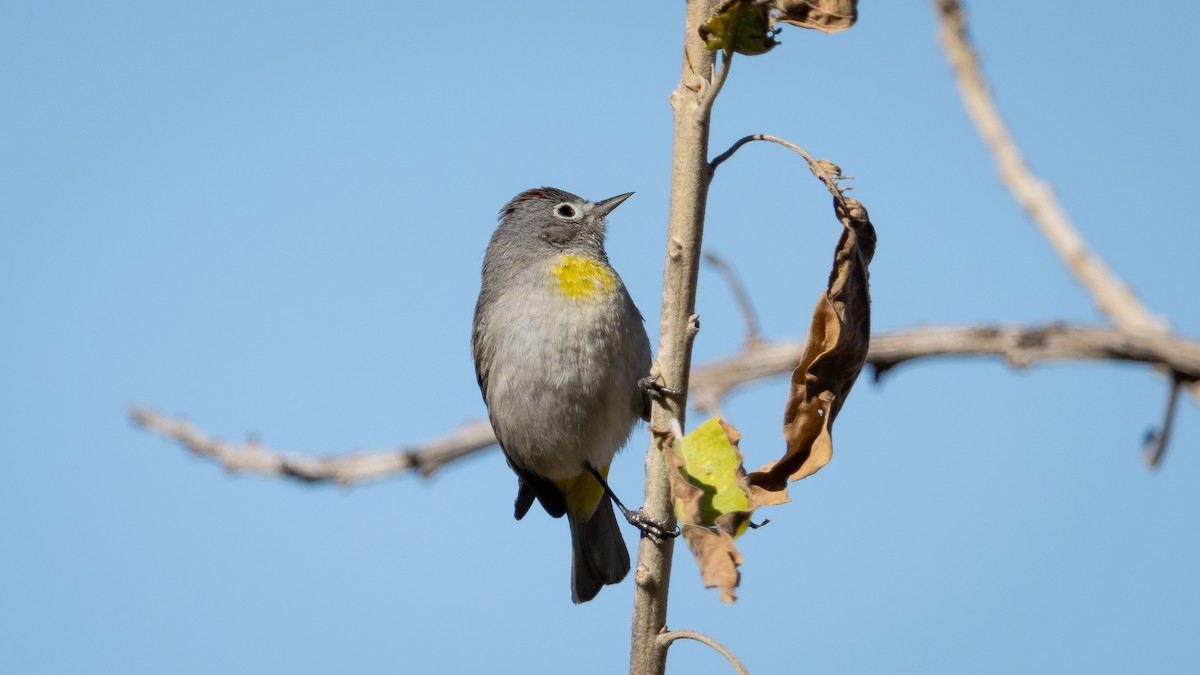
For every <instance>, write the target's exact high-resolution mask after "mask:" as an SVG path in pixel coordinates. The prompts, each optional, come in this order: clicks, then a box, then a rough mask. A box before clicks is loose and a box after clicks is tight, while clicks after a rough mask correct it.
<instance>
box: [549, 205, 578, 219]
mask: <svg viewBox="0 0 1200 675" xmlns="http://www.w3.org/2000/svg"><path fill="white" fill-rule="evenodd" d="M551 213H553V214H554V217H555V218H558V219H559V220H579V209H577V208H575V207H574V206H572V205H571V204H569V203H567V202H563V203H561V204H558V205H557V206H555V207H554V210H553V211H551Z"/></svg>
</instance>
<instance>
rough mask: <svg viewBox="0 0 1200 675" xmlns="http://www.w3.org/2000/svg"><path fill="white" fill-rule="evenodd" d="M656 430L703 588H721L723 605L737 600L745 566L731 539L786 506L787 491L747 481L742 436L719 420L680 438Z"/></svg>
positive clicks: (714, 419)
mask: <svg viewBox="0 0 1200 675" xmlns="http://www.w3.org/2000/svg"><path fill="white" fill-rule="evenodd" d="M652 431H653V432H654V434H655V436H656V437H657V438H658V440H659V442H660V443H661V447H662V448H663V451H664V453H665V456H666V459H667V462H668V464H669V465H670V466H671V472H670V476H671V494H672V496H673V497H674V500H675V515H676V518H678V520H679V524H680V528H681V530H682V531H683V538H684V540H685V541H687V545H688V549H690V550H691V552H692V555H693V556H694V557H695V558H696V564H697V565H698V566H699V567H700V575H701V577H702V578H703V580H704V585H705V586H706V587H707V588H717V589H719V590H720V593H721V600H722V601H724V602H727V603H730V602H733V601H734V600H736V599H737V594H736V593H735V592H734V590H735V589H736V588H737V585H738V579H739V573H738V566H740V565H741V564H742V554H741V553H740V552H739V551H738V550H737V547H735V546H734V545H733V540H734V539H735V538H736V537H738V536H739V535H741V534H742V533H743V532H745V531H746V528H747V527H748V526H749V525H750V517H751V516H752V515H753V514H754V510H755V509H756V508H758V507H759V506H767V505H771V504H780V503H783V502H786V501H787V493H786V491H782V492H771V491H766V490H762V489H761V488H757V487H752V486H751V485H750V484H749V483H748V482H747V479H746V470H745V468H744V467H743V466H742V453H741V451H740V450H739V449H738V445H737V444H738V441H739V440H740V439H741V434H740V433H739V432H738V430H737V429H735V428H733V427H732V426H730V425H728V424H726V423H725V422H724V421H722V420H721V419H719V418H713V419H710V420H707V421H706V422H704V423H703V424H701V425H700V426H698V427H696V428H695V429H694V430H692V432H691V433H689V434H687V435H686V436H683V437H682V438H680V437H679V436H678V435H677V432H673V431H666V432H664V431H661V430H658V429H652Z"/></svg>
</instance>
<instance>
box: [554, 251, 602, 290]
mask: <svg viewBox="0 0 1200 675" xmlns="http://www.w3.org/2000/svg"><path fill="white" fill-rule="evenodd" d="M550 271H551V272H552V273H553V274H554V278H555V279H556V280H557V281H558V288H559V290H561V291H562V294H563V295H565V296H567V297H568V298H582V299H585V300H590V299H600V298H605V297H608V296H609V295H610V294H612V292H613V288H614V287H615V286H616V285H617V279H616V277H614V276H613V273H612V272H610V271H608V268H607V267H605V266H604V265H601V264H600V263H598V262H596V261H595V260H590V259H588V258H583V257H580V256H577V255H564V256H561V257H560V258H559V259H558V264H557V265H555V266H554V267H551V268H550Z"/></svg>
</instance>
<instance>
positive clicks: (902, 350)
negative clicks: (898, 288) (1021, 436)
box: [130, 324, 1200, 485]
mask: <svg viewBox="0 0 1200 675" xmlns="http://www.w3.org/2000/svg"><path fill="white" fill-rule="evenodd" d="M803 349H804V342H803V341H801V340H788V341H771V342H759V343H756V344H753V345H747V346H746V347H745V348H744V349H743V350H742V351H741V352H739V353H737V354H734V355H732V356H730V357H728V358H726V359H721V360H719V361H714V362H712V363H709V364H707V365H704V366H701V367H698V368H696V369H694V370H693V371H692V373H691V382H690V387H689V389H690V396H691V400H692V401H693V402H695V403H702V402H711V401H716V402H718V404H719V402H720V401H721V400H722V399H724V398H725V397H727V396H728V395H729V394H730V393H732V392H733V391H734V390H735V389H737V388H738V387H741V386H744V385H747V384H750V383H752V382H757V381H759V380H763V379H766V378H769V377H776V376H781V375H787V374H789V373H791V372H792V370H793V369H794V368H795V367H796V364H797V363H798V362H799V360H800V354H801V352H802V351H803ZM946 356H999V357H1002V358H1004V359H1005V360H1006V361H1007V362H1008V363H1009V364H1010V365H1012V366H1014V367H1019V368H1024V367H1027V366H1031V365H1033V364H1035V363H1039V362H1045V361H1067V360H1093V361H1127V362H1132V363H1143V364H1147V365H1151V366H1156V367H1159V368H1161V369H1162V370H1166V371H1168V372H1171V373H1173V374H1174V375H1173V379H1174V380H1175V381H1177V382H1179V383H1184V384H1186V383H1191V382H1200V342H1196V341H1193V340H1187V339H1183V338H1180V337H1175V336H1171V335H1151V334H1145V333H1127V332H1125V331H1121V330H1117V329H1114V328H1099V327H1091V326H1070V325H1063V324H1051V325H1046V326H961V327H942V328H919V329H915V330H908V331H899V332H893V333H885V334H881V335H875V336H873V337H872V338H871V351H870V353H869V354H868V355H867V362H868V363H871V364H872V365H874V367H875V371H876V377H877V378H878V377H880V376H881V375H882V374H883V373H884V372H887V371H889V370H890V369H892V368H894V367H895V366H897V365H899V364H901V363H906V362H909V361H914V360H917V359H925V358H933V357H946ZM1174 408H1175V401H1174V399H1172V401H1171V403H1170V404H1169V405H1168V408H1167V414H1166V415H1165V419H1164V422H1163V425H1162V427H1161V429H1160V431H1159V432H1157V433H1156V434H1154V435H1153V437H1152V438H1150V439H1148V441H1149V442H1148V444H1147V448H1148V449H1147V450H1146V451H1145V452H1146V459H1147V462H1148V463H1151V464H1152V465H1153V464H1154V463H1156V462H1157V461H1158V460H1159V459H1161V457H1162V451H1163V448H1165V446H1166V442H1167V440H1168V436H1169V434H1170V428H1171V422H1172V419H1173V412H1172V411H1173V410H1174ZM130 417H131V418H132V419H133V421H134V422H135V423H137V424H138V425H140V426H142V427H144V428H146V429H149V430H151V431H154V432H156V433H158V434H160V435H162V436H165V437H167V438H170V439H172V440H175V441H177V442H179V443H180V444H181V445H183V446H184V447H185V448H187V449H188V450H189V451H191V452H193V453H196V454H197V455H201V456H205V457H211V458H213V459H215V460H216V461H217V462H218V463H220V464H221V465H223V466H224V467H225V468H226V469H228V470H230V471H246V472H254V473H261V474H267V475H274V476H285V477H290V478H295V479H299V480H301V481H305V482H325V481H329V482H336V483H339V484H342V485H347V484H350V483H354V482H359V481H364V480H371V479H380V478H386V477H388V476H391V475H393V474H400V473H406V472H410V471H411V472H416V473H419V474H421V475H423V476H429V475H430V474H432V473H433V472H435V471H437V470H438V469H440V468H441V467H442V466H444V465H446V464H448V463H450V462H452V461H454V460H457V459H460V458H462V457H466V456H467V455H470V454H473V453H475V452H477V451H479V450H483V449H484V448H487V447H490V446H492V445H494V444H495V442H496V439H495V436H493V435H492V429H491V426H490V425H489V424H488V423H487V422H472V423H469V424H467V425H464V426H463V427H460V428H459V429H457V430H455V431H454V432H452V433H450V434H448V435H446V436H443V437H441V438H437V439H433V440H430V441H425V442H423V443H418V444H416V445H412V446H408V447H406V448H400V449H396V450H380V451H362V452H355V453H351V454H347V455H335V456H328V457H322V458H316V457H309V456H304V455H297V454H294V453H285V452H281V451H278V450H273V449H270V448H267V447H264V446H262V445H260V444H258V443H257V442H253V441H247V442H244V443H228V442H225V441H221V440H219V439H215V438H212V437H211V436H208V435H207V434H205V433H203V432H201V431H200V430H198V429H196V428H195V427H194V426H192V425H191V424H189V423H188V422H186V421H184V420H180V419H171V418H167V417H163V416H162V415H160V414H158V413H157V412H154V411H153V410H150V409H147V408H134V409H133V410H132V411H131V412H130Z"/></svg>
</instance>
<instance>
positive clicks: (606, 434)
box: [471, 187, 651, 604]
mask: <svg viewBox="0 0 1200 675" xmlns="http://www.w3.org/2000/svg"><path fill="white" fill-rule="evenodd" d="M632 194H633V193H632V192H629V193H625V194H620V195H617V196H615V197H610V198H608V199H604V200H601V201H598V202H591V201H588V200H586V199H583V198H581V197H578V196H576V195H574V194H571V193H569V192H565V191H563V190H560V189H557V188H550V187H543V188H536V189H530V190H525V191H524V192H521V193H520V194H518V195H517V196H516V197H514V198H513V199H512V200H511V201H509V202H508V203H507V204H505V205H504V207H503V208H502V209H501V210H500V213H499V218H498V220H499V223H498V225H497V227H496V230H495V232H494V233H493V234H492V237H491V240H490V242H489V243H488V247H487V252H486V254H485V255H484V260H483V269H482V275H481V276H482V278H481V283H480V292H479V299H478V301H477V303H476V305H475V316H474V321H473V326H472V337H471V351H472V355H473V357H474V360H475V373H476V376H477V379H478V382H479V388H480V391H481V392H482V394H483V399H484V403H485V405H486V406H487V410H488V419H489V420H490V422H491V425H492V429H493V431H495V434H496V439H497V440H498V441H499V444H500V447H501V448H502V449H503V451H504V456H505V458H506V459H507V461H508V465H509V467H511V468H512V470H513V471H514V472H515V473H516V475H517V484H518V485H517V497H516V500H515V502H514V506H515V510H514V515H515V516H516V518H517V520H520V519H521V518H523V517H524V516H525V514H526V513H527V512H528V511H529V509H530V507H531V506H532V505H533V502H534V500H535V499H536V500H537V501H538V502H539V503H541V505H542V508H544V509H545V510H546V512H547V513H549V514H550V515H551V516H553V517H555V518H560V517H562V516H564V515H565V516H566V518H567V522H568V523H569V525H570V530H571V544H572V559H571V599H572V600H573V601H574V602H575V603H577V604H578V603H582V602H587V601H589V600H591V599H592V598H594V597H596V594H597V593H599V591H600V589H601V588H602V587H603V586H605V585H609V584H615V583H619V582H620V581H621V580H622V579H624V578H625V576H626V574H628V572H629V553H628V551H627V550H626V548H625V541H624V539H623V538H622V536H621V531H620V527H619V523H618V522H617V519H616V516H615V514H614V512H613V502H616V504H617V506H618V508H620V509H621V511H622V512H623V513H624V514H625V516H626V518H627V519H629V520H630V522H631V523H634V524H635V525H637V526H638V527H640V528H642V529H643V531H646V528H645V527H643V523H640V522H639V519H638V517H637V516H640V512H637V513H634V512H631V511H629V510H628V509H626V508H625V507H624V506H623V505H621V504H620V502H619V501H617V500H616V496H615V495H613V494H612V491H611V489H610V488H609V487H608V485H607V482H606V480H607V476H608V471H609V467H610V465H611V464H612V460H613V457H614V456H615V455H616V453H617V451H618V450H620V449H621V447H622V446H624V445H625V443H626V442H627V441H628V439H629V436H630V434H631V433H632V431H633V429H634V427H635V425H636V424H637V422H638V421H639V420H641V419H647V418H648V417H647V416H648V399H647V398H646V393H645V392H646V384H645V382H646V375H647V374H648V373H649V371H650V363H651V360H650V340H649V337H648V336H647V335H646V329H645V326H644V325H643V319H642V314H641V312H639V311H638V309H637V306H636V305H635V304H634V302H633V299H632V298H631V297H630V295H629V292H628V290H627V289H626V287H625V284H624V283H623V282H622V280H621V277H620V275H618V274H617V271H616V270H614V269H613V267H612V265H611V264H610V263H609V260H608V255H607V253H606V252H605V249H604V242H605V228H606V222H605V217H606V216H608V214H609V213H611V212H612V211H613V209H615V208H617V207H618V206H620V205H621V204H622V203H623V202H624V201H625V200H626V199H628V198H629V197H630V196H631V195H632ZM610 498H611V499H610Z"/></svg>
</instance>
